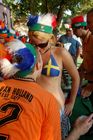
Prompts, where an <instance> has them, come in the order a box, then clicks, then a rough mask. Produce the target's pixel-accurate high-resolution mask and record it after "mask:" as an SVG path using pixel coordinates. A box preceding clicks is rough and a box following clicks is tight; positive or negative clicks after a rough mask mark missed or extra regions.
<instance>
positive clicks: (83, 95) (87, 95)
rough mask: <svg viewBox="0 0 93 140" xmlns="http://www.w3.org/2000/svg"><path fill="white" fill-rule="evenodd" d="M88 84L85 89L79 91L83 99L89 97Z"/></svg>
mask: <svg viewBox="0 0 93 140" xmlns="http://www.w3.org/2000/svg"><path fill="white" fill-rule="evenodd" d="M90 86H91V85H90V84H88V85H87V86H86V87H84V88H83V89H82V91H81V96H82V97H83V98H86V97H89V96H90V95H91V93H92V92H91V90H90Z"/></svg>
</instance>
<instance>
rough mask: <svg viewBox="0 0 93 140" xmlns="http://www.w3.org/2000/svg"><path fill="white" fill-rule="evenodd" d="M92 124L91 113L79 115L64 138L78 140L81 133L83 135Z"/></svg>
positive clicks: (92, 116) (92, 117) (92, 115)
mask: <svg viewBox="0 0 93 140" xmlns="http://www.w3.org/2000/svg"><path fill="white" fill-rule="evenodd" d="M92 125H93V114H91V115H90V116H81V117H79V118H78V119H77V120H76V122H75V124H74V128H73V130H72V131H71V133H70V134H69V136H68V137H67V138H66V139H65V140H78V139H79V137H80V136H81V135H84V134H85V133H87V132H88V131H89V129H90V128H91V127H92Z"/></svg>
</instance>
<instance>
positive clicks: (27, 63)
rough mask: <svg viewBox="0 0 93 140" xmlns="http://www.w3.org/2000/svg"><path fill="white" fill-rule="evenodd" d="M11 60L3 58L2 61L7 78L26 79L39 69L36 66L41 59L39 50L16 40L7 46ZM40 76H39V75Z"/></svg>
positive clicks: (2, 67) (2, 68)
mask: <svg viewBox="0 0 93 140" xmlns="http://www.w3.org/2000/svg"><path fill="white" fill-rule="evenodd" d="M5 46H6V48H7V51H8V53H9V54H10V56H11V57H10V58H11V59H7V58H2V59H1V60H0V65H1V71H2V73H3V75H4V76H5V77H11V76H14V75H16V77H25V76H28V75H30V74H32V73H33V72H34V68H35V70H37V69H38V67H36V64H37V63H38V60H37V58H39V56H38V53H37V50H36V49H35V48H34V47H33V46H32V45H31V44H28V43H26V44H23V43H22V42H21V41H19V40H17V39H14V40H13V41H10V42H8V43H6V44H5ZM37 76H38V75H37Z"/></svg>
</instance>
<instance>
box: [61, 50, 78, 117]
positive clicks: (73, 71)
mask: <svg viewBox="0 0 93 140" xmlns="http://www.w3.org/2000/svg"><path fill="white" fill-rule="evenodd" d="M62 61H63V65H64V68H65V69H66V70H67V71H68V73H69V75H70V76H71V78H72V87H71V95H70V100H69V104H70V106H68V109H67V110H68V111H67V113H66V114H67V115H68V114H69V113H70V112H69V111H70V107H71V110H72V109H73V106H74V103H75V99H76V95H77V91H78V87H79V82H80V78H79V74H78V71H77V68H76V66H75V64H74V62H73V59H72V57H71V55H70V54H69V52H68V51H66V50H65V49H64V48H62Z"/></svg>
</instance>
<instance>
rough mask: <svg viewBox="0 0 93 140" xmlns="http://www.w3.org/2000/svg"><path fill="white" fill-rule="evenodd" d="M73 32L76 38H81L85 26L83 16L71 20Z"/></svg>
mask: <svg viewBox="0 0 93 140" xmlns="http://www.w3.org/2000/svg"><path fill="white" fill-rule="evenodd" d="M71 24H72V28H73V32H74V34H75V35H76V36H77V37H82V35H83V30H84V28H85V27H86V26H87V23H86V22H85V21H84V17H83V16H76V17H74V18H72V20H71Z"/></svg>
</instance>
